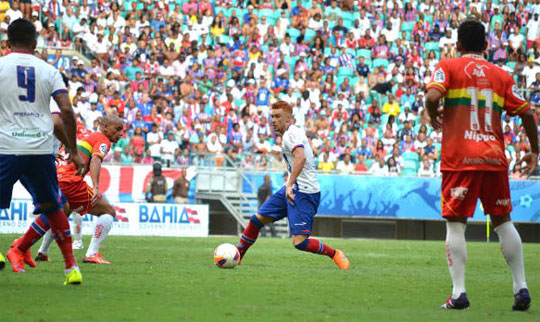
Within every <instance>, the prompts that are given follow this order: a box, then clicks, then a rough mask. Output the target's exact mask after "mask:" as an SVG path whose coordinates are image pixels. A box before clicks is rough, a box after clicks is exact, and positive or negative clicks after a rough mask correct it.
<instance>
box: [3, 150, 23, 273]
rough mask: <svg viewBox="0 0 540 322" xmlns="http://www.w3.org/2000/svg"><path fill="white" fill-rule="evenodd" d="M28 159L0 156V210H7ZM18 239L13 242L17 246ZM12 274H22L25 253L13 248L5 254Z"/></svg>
mask: <svg viewBox="0 0 540 322" xmlns="http://www.w3.org/2000/svg"><path fill="white" fill-rule="evenodd" d="M27 161H28V159H25V158H24V157H22V156H15V155H4V154H0V170H1V171H0V209H5V208H9V207H10V204H11V194H12V192H13V185H14V184H15V182H17V180H19V179H20V178H21V177H22V176H23V175H24V173H25V171H26V169H27V168H28V167H29V163H28V162H27ZM19 240H20V238H19V239H18V240H17V241H16V242H15V244H18V241H19ZM6 256H7V258H8V260H9V262H10V264H11V267H12V269H13V271H14V272H16V273H22V272H24V263H25V252H22V251H21V250H20V249H19V248H18V247H13V244H12V248H11V249H10V250H9V251H8V252H7V254H6Z"/></svg>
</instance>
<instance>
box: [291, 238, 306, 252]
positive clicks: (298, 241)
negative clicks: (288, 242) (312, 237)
mask: <svg viewBox="0 0 540 322" xmlns="http://www.w3.org/2000/svg"><path fill="white" fill-rule="evenodd" d="M308 237H309V236H308V235H292V242H293V245H294V247H295V248H296V249H298V250H304V249H306V244H307V239H308Z"/></svg>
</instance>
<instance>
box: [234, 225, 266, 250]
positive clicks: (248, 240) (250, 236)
mask: <svg viewBox="0 0 540 322" xmlns="http://www.w3.org/2000/svg"><path fill="white" fill-rule="evenodd" d="M253 217H255V216H253ZM253 217H251V220H250V221H249V224H248V226H247V227H246V229H245V230H244V233H243V234H242V237H240V240H239V241H238V245H237V246H236V247H237V248H238V251H239V252H240V257H241V258H242V257H244V254H245V253H246V252H247V250H248V249H249V247H251V245H253V244H254V243H255V241H256V240H257V237H259V231H260V230H261V228H262V227H263V226H264V225H263V224H262V223H261V222H260V221H259V219H257V217H255V219H254V218H253Z"/></svg>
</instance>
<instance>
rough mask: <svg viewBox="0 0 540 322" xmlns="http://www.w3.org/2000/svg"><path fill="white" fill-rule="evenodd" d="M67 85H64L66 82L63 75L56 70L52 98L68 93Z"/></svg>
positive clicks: (53, 76) (53, 74)
mask: <svg viewBox="0 0 540 322" xmlns="http://www.w3.org/2000/svg"><path fill="white" fill-rule="evenodd" d="M67 92H68V91H67V88H66V84H64V80H63V79H62V75H61V74H60V72H59V71H58V70H57V69H54V71H53V73H52V92H51V96H55V95H56V94H59V93H67Z"/></svg>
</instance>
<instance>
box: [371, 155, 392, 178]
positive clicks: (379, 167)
mask: <svg viewBox="0 0 540 322" xmlns="http://www.w3.org/2000/svg"><path fill="white" fill-rule="evenodd" d="M369 173H371V174H372V175H374V176H386V175H387V174H388V167H387V166H386V163H385V162H384V159H383V158H379V160H377V161H376V162H373V164H372V165H371V167H370V168H369Z"/></svg>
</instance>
